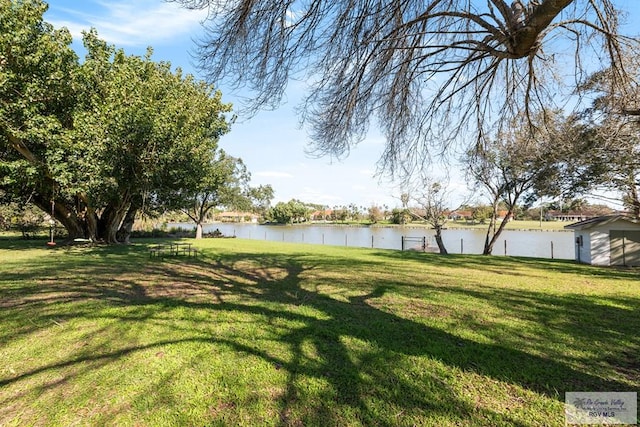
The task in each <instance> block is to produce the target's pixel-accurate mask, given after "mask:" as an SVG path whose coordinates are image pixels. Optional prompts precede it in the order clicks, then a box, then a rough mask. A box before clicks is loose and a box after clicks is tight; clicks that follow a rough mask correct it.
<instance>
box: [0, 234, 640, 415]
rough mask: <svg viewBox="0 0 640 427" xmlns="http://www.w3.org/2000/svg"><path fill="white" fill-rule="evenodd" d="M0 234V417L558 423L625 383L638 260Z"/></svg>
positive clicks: (633, 358)
mask: <svg viewBox="0 0 640 427" xmlns="http://www.w3.org/2000/svg"><path fill="white" fill-rule="evenodd" d="M157 243H158V240H138V241H135V242H134V244H133V245H129V246H112V247H104V246H95V247H61V246H59V247H56V248H54V249H46V248H45V247H44V242H42V241H40V242H38V241H27V242H21V241H17V240H9V239H4V240H0V425H3V426H14V425H15V426H17V425H36V426H37V425H42V426H52V425H53V426H55V425H65V426H67V425H119V426H127V425H136V426H181V425H260V426H262V425H267V426H268V425H282V426H289V425H291V426H301V425H305V426H316V425H317V426H329V425H340V426H343V425H349V426H351V425H354V426H358V425H366V426H370V425H378V426H405V425H406V426H410V425H421V426H459V425H464V426H554V425H564V393H565V392H566V391H636V390H638V388H640V337H639V335H638V330H640V310H638V307H640V274H639V272H638V270H632V269H629V270H618V269H609V268H595V267H590V266H583V265H577V264H574V263H572V262H566V261H558V260H555V261H554V260H540V259H529V258H511V257H495V258H494V257H482V256H471V255H467V256H463V255H450V256H447V257H441V256H439V255H435V254H422V253H411V252H398V251H385V250H372V249H357V248H342V247H328V246H319V245H318V246H312V245H302V244H286V243H274V242H262V241H250V240H241V239H205V240H202V241H194V244H195V245H196V246H198V247H199V248H200V250H201V253H202V256H201V257H199V258H198V259H191V258H165V259H164V260H158V259H150V258H149V255H148V250H147V249H148V246H150V245H154V244H157Z"/></svg>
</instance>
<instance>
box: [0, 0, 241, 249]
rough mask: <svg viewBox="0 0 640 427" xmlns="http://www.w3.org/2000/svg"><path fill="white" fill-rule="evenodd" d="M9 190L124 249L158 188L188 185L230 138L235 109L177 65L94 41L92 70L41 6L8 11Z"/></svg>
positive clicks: (2, 138)
mask: <svg viewBox="0 0 640 427" xmlns="http://www.w3.org/2000/svg"><path fill="white" fill-rule="evenodd" d="M0 7H1V9H0V14H1V16H0V18H1V19H0V22H1V23H2V26H3V27H2V32H1V33H0V63H1V64H2V67H1V68H0V80H1V81H2V82H3V85H2V89H0V101H1V102H0V106H1V107H0V114H1V119H2V120H1V122H0V123H1V124H0V171H2V173H3V179H2V181H1V182H0V185H1V186H2V188H3V189H4V190H6V191H7V192H9V193H11V194H13V195H15V196H22V197H23V198H25V197H26V198H28V199H30V200H31V201H32V202H33V203H34V204H36V205H37V206H38V207H40V208H41V209H42V210H44V211H46V212H52V213H53V216H54V217H55V218H56V219H57V220H58V221H60V222H61V223H62V224H63V225H64V227H65V228H66V230H67V232H68V234H69V237H71V238H75V237H85V238H90V239H92V240H100V241H105V242H110V243H112V242H116V241H117V240H118V239H119V233H118V231H121V233H120V236H121V237H120V238H121V239H123V240H126V238H127V232H128V231H130V230H129V228H130V225H131V224H132V221H133V218H134V217H135V214H136V212H138V211H139V210H140V209H145V208H146V207H148V206H150V205H152V204H153V203H155V202H156V201H157V195H158V194H159V192H160V190H163V191H165V192H166V189H167V188H171V189H178V188H188V187H190V186H192V185H193V183H194V182H197V181H198V179H199V178H201V177H202V176H203V175H202V167H203V165H206V164H208V163H209V162H210V160H211V158H212V156H213V152H214V150H215V149H216V147H217V141H218V137H219V136H220V135H222V134H223V133H224V132H226V131H227V129H228V126H227V123H226V121H225V118H224V112H226V111H229V109H230V106H228V105H225V104H223V103H222V102H221V99H220V98H221V95H220V93H219V92H217V91H215V90H214V88H213V87H212V86H210V85H207V84H204V83H201V82H197V81H195V80H194V79H193V78H192V77H191V76H186V77H185V76H182V74H181V72H180V71H179V70H178V71H177V72H175V73H174V72H172V70H171V66H170V64H168V63H155V62H153V61H152V60H151V51H150V50H149V52H148V54H147V55H146V56H145V57H136V56H127V55H125V53H124V51H122V50H116V49H115V48H114V47H112V46H109V45H107V44H106V43H104V42H103V41H101V40H100V39H99V38H98V37H97V34H96V33H95V32H93V31H92V32H90V33H87V34H85V38H84V42H85V48H86V50H87V56H86V58H85V60H84V62H83V63H82V64H79V63H78V58H77V56H76V55H75V53H73V51H72V50H71V48H70V46H69V45H70V43H71V37H70V36H69V33H68V32H67V31H66V30H55V29H53V27H51V26H50V25H49V24H47V23H46V22H44V21H43V19H42V14H43V13H44V11H45V10H46V5H45V4H44V3H43V2H42V1H38V0H25V1H20V2H14V1H2V2H0Z"/></svg>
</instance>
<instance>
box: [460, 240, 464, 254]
mask: <svg viewBox="0 0 640 427" xmlns="http://www.w3.org/2000/svg"><path fill="white" fill-rule="evenodd" d="M463 253H464V239H463V238H462V237H461V238H460V254H463Z"/></svg>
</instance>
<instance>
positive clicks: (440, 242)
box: [435, 227, 449, 255]
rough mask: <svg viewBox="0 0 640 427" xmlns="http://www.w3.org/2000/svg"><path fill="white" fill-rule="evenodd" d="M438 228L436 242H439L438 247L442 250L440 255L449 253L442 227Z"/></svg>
mask: <svg viewBox="0 0 640 427" xmlns="http://www.w3.org/2000/svg"><path fill="white" fill-rule="evenodd" d="M435 228H436V243H437V244H438V249H439V250H440V255H448V254H449V252H447V248H445V246H444V241H443V240H442V227H435Z"/></svg>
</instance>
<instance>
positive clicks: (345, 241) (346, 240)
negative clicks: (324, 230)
mask: <svg viewBox="0 0 640 427" xmlns="http://www.w3.org/2000/svg"><path fill="white" fill-rule="evenodd" d="M344 245H345V246H349V241H348V239H347V233H344Z"/></svg>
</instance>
